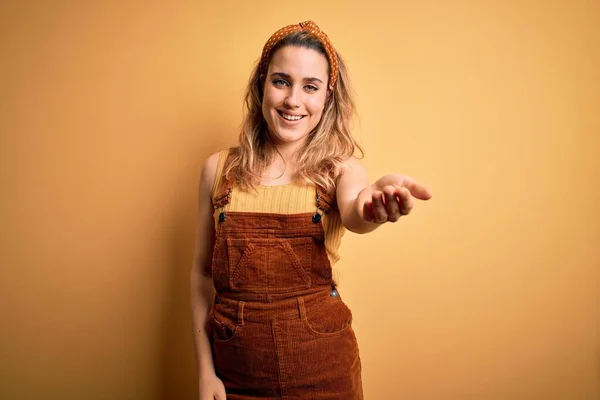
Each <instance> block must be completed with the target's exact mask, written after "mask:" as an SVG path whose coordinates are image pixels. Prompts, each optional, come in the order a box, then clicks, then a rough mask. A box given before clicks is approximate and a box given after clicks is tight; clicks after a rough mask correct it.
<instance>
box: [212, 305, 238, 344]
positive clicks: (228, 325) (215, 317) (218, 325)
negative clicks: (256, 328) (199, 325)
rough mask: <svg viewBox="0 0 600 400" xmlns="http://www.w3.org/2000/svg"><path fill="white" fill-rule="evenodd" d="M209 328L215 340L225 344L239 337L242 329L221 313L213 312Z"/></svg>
mask: <svg viewBox="0 0 600 400" xmlns="http://www.w3.org/2000/svg"><path fill="white" fill-rule="evenodd" d="M209 328H210V332H211V336H212V338H213V340H215V341H217V342H221V343H224V342H229V341H231V340H233V339H234V338H235V337H236V336H237V334H238V332H239V328H240V327H239V325H237V324H235V323H234V322H233V321H229V320H228V319H227V318H224V317H223V316H222V315H220V314H219V313H217V312H213V313H212V315H211V316H210V317H209Z"/></svg>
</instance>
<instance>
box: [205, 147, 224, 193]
mask: <svg viewBox="0 0 600 400" xmlns="http://www.w3.org/2000/svg"><path fill="white" fill-rule="evenodd" d="M220 153H221V152H220V151H217V152H216V153H213V154H211V155H210V156H208V157H207V158H206V160H205V161H204V165H203V166H202V173H201V175H200V186H201V187H203V188H205V189H207V190H209V191H212V187H213V185H214V183H215V178H216V175H217V167H218V165H219V155H220Z"/></svg>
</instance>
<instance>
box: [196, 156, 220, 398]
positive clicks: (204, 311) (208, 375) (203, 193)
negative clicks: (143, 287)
mask: <svg viewBox="0 0 600 400" xmlns="http://www.w3.org/2000/svg"><path fill="white" fill-rule="evenodd" d="M217 162H218V153H216V154H213V155H212V156H210V157H209V158H208V159H207V160H206V162H205V163H204V167H203V168H202V174H201V177H200V184H199V189H198V221H197V228H196V246H195V251H194V263H193V265H192V270H191V272H190V302H191V309H192V326H193V329H194V344H195V350H196V367H197V369H198V384H199V388H200V399H201V400H204V399H210V400H212V399H213V398H216V399H223V400H224V399H225V389H224V387H223V383H222V382H221V381H220V380H219V379H218V378H217V376H216V375H215V369H214V364H213V359H212V353H211V348H210V341H209V338H208V332H207V329H206V328H207V325H208V317H209V310H210V307H211V304H212V301H213V297H214V285H213V281H212V278H210V277H208V276H205V275H204V273H203V271H205V269H206V268H207V266H208V265H210V263H212V248H213V245H214V235H215V232H214V229H215V228H214V219H213V207H212V187H213V183H214V180H215V174H216V170H217Z"/></svg>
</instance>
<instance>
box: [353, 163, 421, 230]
mask: <svg viewBox="0 0 600 400" xmlns="http://www.w3.org/2000/svg"><path fill="white" fill-rule="evenodd" d="M413 197H414V198H417V199H420V200H429V199H430V198H431V192H430V191H429V189H427V188H426V187H425V186H423V185H420V184H418V183H417V182H415V180H414V179H412V178H410V177H408V176H404V175H398V174H390V175H385V176H384V177H382V178H380V179H378V180H377V181H376V182H375V183H374V184H372V185H371V186H367V187H366V188H364V189H363V190H362V191H361V192H360V193H359V195H358V198H359V199H361V200H362V201H364V203H363V206H362V210H361V211H362V213H361V215H362V218H363V219H364V220H365V221H368V222H375V223H378V224H382V223H384V222H396V221H398V219H400V217H401V216H402V215H408V214H410V211H411V210H412V208H413V205H414V204H413Z"/></svg>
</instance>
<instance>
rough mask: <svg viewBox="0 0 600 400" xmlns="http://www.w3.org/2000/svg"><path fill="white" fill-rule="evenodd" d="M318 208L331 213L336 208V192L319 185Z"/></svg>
mask: <svg viewBox="0 0 600 400" xmlns="http://www.w3.org/2000/svg"><path fill="white" fill-rule="evenodd" d="M316 189H317V190H316V192H317V200H316V201H317V209H319V210H321V211H323V212H324V213H326V214H329V213H330V212H331V211H332V210H333V209H334V208H335V193H330V192H327V191H326V190H325V189H324V188H322V187H321V186H319V185H317V188H316Z"/></svg>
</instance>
